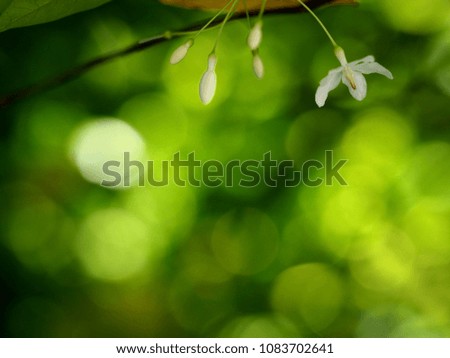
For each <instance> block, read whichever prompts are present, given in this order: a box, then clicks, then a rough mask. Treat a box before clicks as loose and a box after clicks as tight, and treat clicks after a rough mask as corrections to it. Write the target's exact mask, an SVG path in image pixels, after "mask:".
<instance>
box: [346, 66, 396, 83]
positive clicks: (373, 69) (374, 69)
mask: <svg viewBox="0 0 450 358" xmlns="http://www.w3.org/2000/svg"><path fill="white" fill-rule="evenodd" d="M352 69H353V70H355V71H358V72H361V73H364V74H369V73H379V74H380V75H383V76H386V77H387V78H389V79H390V80H392V79H394V76H393V75H392V73H391V71H389V70H388V69H387V68H385V67H383V66H381V65H380V64H379V63H378V62H371V63H361V64H358V65H355V66H352Z"/></svg>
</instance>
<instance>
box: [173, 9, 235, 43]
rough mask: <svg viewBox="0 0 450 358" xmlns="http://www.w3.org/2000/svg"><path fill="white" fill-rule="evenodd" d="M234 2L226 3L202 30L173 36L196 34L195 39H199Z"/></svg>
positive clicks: (176, 33) (178, 33) (175, 33)
mask: <svg viewBox="0 0 450 358" xmlns="http://www.w3.org/2000/svg"><path fill="white" fill-rule="evenodd" d="M233 1H235V0H230V1H228V2H227V3H226V5H225V6H224V7H223V8H222V9H220V10H219V11H218V12H217V14H215V15H214V16H213V17H212V18H211V19H210V20H209V21H208V22H207V23H206V24H205V25H204V26H203V27H202V28H201V29H200V30H197V31H186V32H174V33H172V34H173V35H176V36H184V35H190V34H194V36H192V38H193V39H195V38H197V37H198V36H199V35H200V34H201V33H202V32H203V31H205V30H206V29H207V28H208V27H209V26H210V25H211V24H212V23H213V22H214V21H216V19H217V18H218V17H219V16H220V15H222V13H223V12H224V11H225V9H226V8H227V7H228V6H230V5H231V4H232V3H233Z"/></svg>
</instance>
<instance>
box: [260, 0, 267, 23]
mask: <svg viewBox="0 0 450 358" xmlns="http://www.w3.org/2000/svg"><path fill="white" fill-rule="evenodd" d="M266 4H267V0H263V1H262V4H261V9H260V10H259V15H258V21H261V19H262V17H263V15H264V11H265V10H266Z"/></svg>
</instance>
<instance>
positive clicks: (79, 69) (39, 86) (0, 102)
mask: <svg viewBox="0 0 450 358" xmlns="http://www.w3.org/2000/svg"><path fill="white" fill-rule="evenodd" d="M356 4H357V2H356V0H309V1H308V5H309V6H310V8H311V9H316V8H318V7H322V6H330V5H356ZM302 12H305V9H304V8H302V7H298V8H280V9H268V10H266V11H265V15H277V14H293V13H302ZM257 14H258V11H251V12H250V16H256V15H257ZM245 17H246V14H245V13H236V14H235V15H234V16H233V17H232V18H231V19H230V20H229V21H234V20H239V19H242V18H245ZM222 20H223V17H222V18H218V19H216V20H215V21H214V22H213V23H212V24H211V26H214V25H218V24H220V23H221V22H222ZM203 25H204V22H202V23H197V24H194V25H189V26H187V27H185V28H182V29H179V30H176V31H173V32H171V31H166V32H164V33H162V34H160V35H157V36H154V37H150V38H147V39H144V40H141V41H139V42H138V43H135V44H133V45H130V46H128V47H126V48H124V49H120V50H118V51H115V52H111V53H109V54H105V55H101V56H99V57H97V58H94V59H92V60H90V61H88V62H85V63H83V64H81V65H78V66H75V67H73V68H71V69H69V70H67V71H65V72H63V73H60V74H58V75H56V76H54V77H51V78H48V79H44V80H42V81H40V82H38V83H35V84H33V85H30V86H28V87H25V88H22V89H20V90H18V91H15V92H13V93H10V94H7V95H5V96H3V97H1V98H0V108H3V107H6V106H9V105H11V104H13V103H16V102H18V101H20V100H22V99H25V98H28V97H30V96H32V95H36V94H39V93H42V92H45V91H47V90H50V89H53V88H56V87H59V86H61V85H63V84H65V83H67V82H70V81H72V80H74V79H76V78H78V77H80V76H81V75H83V74H85V73H86V72H88V71H90V70H91V69H93V68H96V67H97V66H100V65H102V64H104V63H106V62H109V61H112V60H114V59H116V58H119V57H123V56H127V55H130V54H132V53H136V52H139V51H142V50H145V49H147V48H150V47H153V46H156V45H158V44H160V43H163V42H167V41H170V40H172V39H175V38H179V37H183V36H184V35H180V34H178V33H183V32H189V31H195V30H197V29H200V28H201V27H202V26H203Z"/></svg>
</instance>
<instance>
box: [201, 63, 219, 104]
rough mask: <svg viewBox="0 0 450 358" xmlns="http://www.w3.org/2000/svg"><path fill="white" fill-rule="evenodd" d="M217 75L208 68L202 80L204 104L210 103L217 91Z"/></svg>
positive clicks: (202, 99)
mask: <svg viewBox="0 0 450 358" xmlns="http://www.w3.org/2000/svg"><path fill="white" fill-rule="evenodd" d="M216 84H217V76H216V73H215V72H214V71H211V70H207V71H206V72H205V73H204V74H203V77H202V79H201V81H200V89H199V94H200V99H201V101H202V102H203V104H205V105H207V104H209V103H210V102H211V101H212V99H213V98H214V95H215V93H216Z"/></svg>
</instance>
